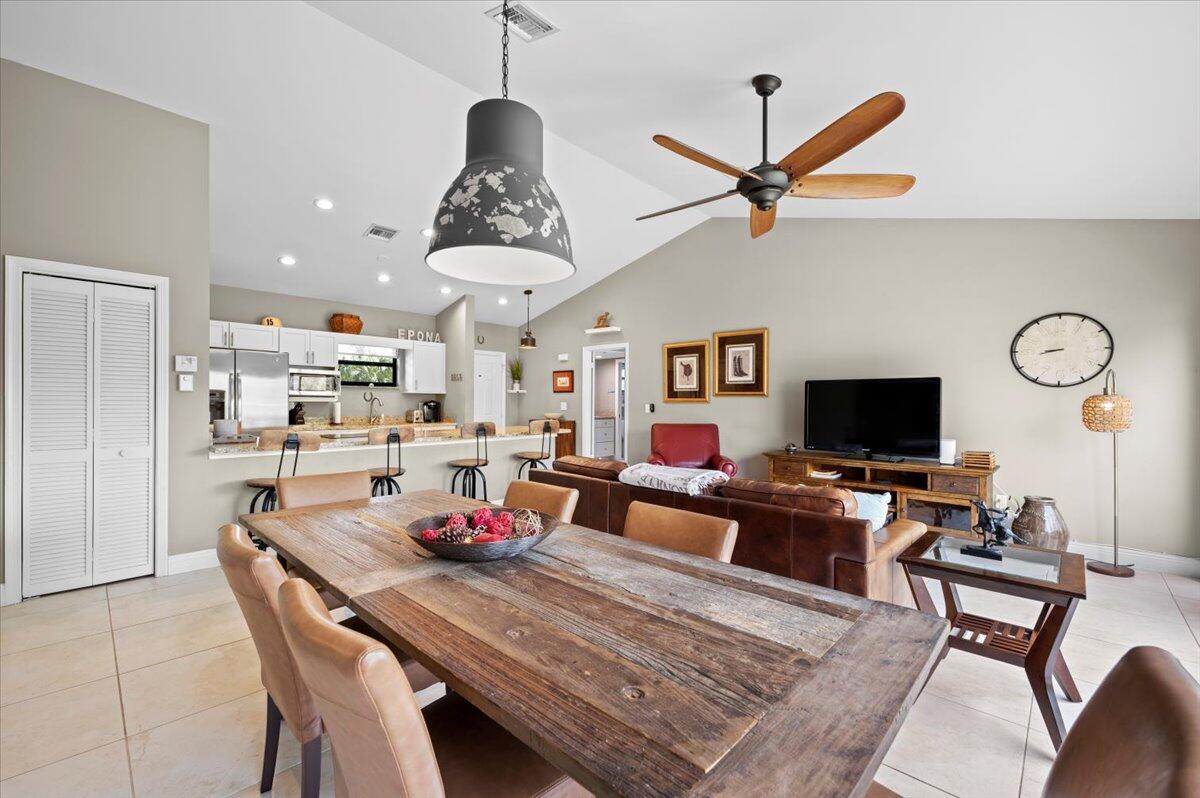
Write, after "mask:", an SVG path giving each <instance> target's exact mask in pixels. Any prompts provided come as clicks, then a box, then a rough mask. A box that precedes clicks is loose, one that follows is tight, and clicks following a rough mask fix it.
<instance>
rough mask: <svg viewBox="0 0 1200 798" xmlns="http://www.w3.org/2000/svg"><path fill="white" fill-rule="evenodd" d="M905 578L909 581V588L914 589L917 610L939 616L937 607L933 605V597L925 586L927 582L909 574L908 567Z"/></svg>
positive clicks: (905, 570)
mask: <svg viewBox="0 0 1200 798" xmlns="http://www.w3.org/2000/svg"><path fill="white" fill-rule="evenodd" d="M904 576H905V577H906V578H907V579H908V586H909V587H910V588H911V589H912V594H913V601H915V602H916V603H917V609H919V610H920V611H921V612H924V613H926V614H928V615H937V614H938V611H937V605H935V604H934V603H933V597H932V596H930V595H929V588H927V587H926V586H925V580H924V579H922V578H921V577H919V576H913V575H912V574H911V573H909V570H908V568H907V566H906V567H905V569H904Z"/></svg>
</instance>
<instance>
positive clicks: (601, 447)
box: [592, 418, 617, 457]
mask: <svg viewBox="0 0 1200 798" xmlns="http://www.w3.org/2000/svg"><path fill="white" fill-rule="evenodd" d="M616 429H617V427H616V419H613V418H598V419H596V420H595V421H594V422H593V424H592V449H593V451H592V457H613V456H615V454H616Z"/></svg>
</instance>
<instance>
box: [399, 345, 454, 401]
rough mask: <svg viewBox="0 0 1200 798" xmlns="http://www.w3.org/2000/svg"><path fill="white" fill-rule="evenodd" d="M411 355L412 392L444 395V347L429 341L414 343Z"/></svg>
mask: <svg viewBox="0 0 1200 798" xmlns="http://www.w3.org/2000/svg"><path fill="white" fill-rule="evenodd" d="M412 355H413V357H412V363H413V371H414V382H413V388H412V392H413V393H445V392H446V345H445V344H436V343H431V342H429V341H414V342H413V349H412ZM406 386H407V378H406Z"/></svg>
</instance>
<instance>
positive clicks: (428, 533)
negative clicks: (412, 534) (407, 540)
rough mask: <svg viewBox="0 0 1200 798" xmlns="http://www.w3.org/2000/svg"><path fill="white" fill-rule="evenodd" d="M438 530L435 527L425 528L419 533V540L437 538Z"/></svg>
mask: <svg viewBox="0 0 1200 798" xmlns="http://www.w3.org/2000/svg"><path fill="white" fill-rule="evenodd" d="M437 536H438V531H437V530H436V529H426V530H425V531H424V532H422V533H421V540H437Z"/></svg>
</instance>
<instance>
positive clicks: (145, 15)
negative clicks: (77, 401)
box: [0, 0, 1200, 324]
mask: <svg viewBox="0 0 1200 798" xmlns="http://www.w3.org/2000/svg"><path fill="white" fill-rule="evenodd" d="M498 2H499V0H466V1H465V2H455V3H448V2H388V3H381V2H355V1H353V0H341V1H340V2H313V3H312V4H311V5H305V4H303V3H298V2H244V3H223V2H189V3H158V2H153V3H151V2H123V3H107V2H55V3H29V2H14V1H11V0H5V2H3V3H0V56H3V57H4V58H10V59H12V60H15V61H19V62H21V63H25V64H29V65H31V66H34V67H37V68H40V69H45V70H48V71H50V72H54V73H56V74H60V75H63V76H65V77H68V78H71V79H73V80H78V81H81V82H83V83H88V84H90V85H94V86H98V87H100V88H103V89H107V90H110V91H114V92H116V93H119V94H122V95H125V96H128V97H132V98H134V99H137V100H141V101H143V102H146V103H149V104H151V105H155V106H158V107H161V108H165V109H168V110H171V111H175V112H177V113H180V114H184V115H186V116H189V117H192V118H195V119H199V120H202V121H204V122H207V123H208V124H209V125H210V126H211V139H210V141H211V154H212V165H211V170H212V171H211V191H212V276H213V281H214V282H216V283H223V284H228V285H238V286H244V287H248V288H257V289H262V290H269V291H281V292H285V293H293V294H299V295H306V296H318V297H326V298H330V299H334V300H340V301H346V302H357V303H363V304H371V305H380V306H385V307H395V308H400V309H405V310H413V311H419V312H426V313H432V312H437V311H438V310H440V309H441V308H442V307H444V306H445V305H446V304H447V303H448V300H449V299H451V298H453V297H454V296H457V295H458V294H459V293H462V292H464V291H470V292H472V293H475V294H476V296H477V297H478V302H477V305H476V315H477V317H478V318H479V319H480V320H481V321H489V322H500V323H508V324H513V323H517V322H519V321H521V320H523V318H524V308H522V307H521V302H520V299H521V297H520V293H519V291H518V290H513V289H507V290H502V289H499V288H497V287H492V286H479V285H470V284H465V283H462V284H456V283H453V282H452V281H446V280H443V279H441V278H440V277H439V276H438V275H436V274H434V273H433V272H431V271H430V270H429V269H428V268H427V267H426V266H425V265H424V262H423V255H424V251H425V248H426V243H427V242H426V240H425V239H424V238H422V237H421V236H420V235H419V234H418V232H417V231H419V230H420V228H422V227H425V226H427V225H429V224H430V222H431V220H432V217H433V211H434V208H435V206H436V204H437V202H438V200H439V199H440V198H441V195H442V192H443V191H444V190H445V189H446V187H447V186H448V185H449V183H450V181H451V179H452V178H453V177H454V176H455V175H456V174H457V172H458V170H459V169H460V168H461V166H462V152H463V135H464V120H465V114H466V110H467V108H468V107H469V106H470V105H471V104H472V103H473V102H475V101H477V100H478V99H480V98H481V97H482V96H495V94H496V93H497V89H498V85H497V84H498V61H499V53H498V44H499V42H498V39H499V28H498V27H497V26H496V25H495V24H494V23H493V22H491V21H490V20H488V19H487V18H486V17H484V15H483V11H485V10H486V9H488V8H491V7H492V6H494V5H495V4H496V3H498ZM532 5H533V7H534V8H535V9H537V10H538V11H540V12H541V13H543V14H544V15H546V16H547V17H549V18H550V19H551V20H552V21H553V22H555V23H556V24H557V25H559V26H560V27H561V28H562V31H561V32H560V33H557V34H554V35H553V36H550V37H548V38H546V39H543V40H541V41H539V42H535V43H532V44H527V43H525V42H522V41H520V40H519V39H516V38H515V37H514V40H513V46H512V77H511V88H512V92H511V96H512V97H513V98H514V99H518V100H522V101H524V102H527V103H529V104H531V105H533V106H534V107H535V108H536V109H537V110H538V111H539V112H540V113H541V114H542V116H543V118H544V120H545V122H546V128H547V135H546V174H547V177H548V179H549V180H550V182H551V185H552V186H553V187H554V189H555V192H556V193H557V195H558V197H559V199H560V200H561V201H562V204H563V206H564V209H565V211H566V216H567V220H568V223H569V225H570V229H571V233H572V237H573V239H574V249H575V252H576V257H577V266H578V267H579V271H578V273H577V274H576V276H575V277H573V278H571V279H569V280H566V281H563V282H561V283H557V284H554V285H549V286H543V287H539V288H537V289H536V290H535V293H534V313H535V314H536V313H539V312H542V311H544V310H546V309H547V308H549V307H551V306H553V305H554V304H557V303H558V302H561V301H562V300H564V299H566V298H567V297H568V296H571V295H573V294H575V293H578V292H579V291H581V290H583V289H584V288H585V287H587V286H588V285H590V284H592V283H594V282H595V281H597V280H599V279H601V278H602V277H604V276H605V275H607V274H609V273H611V272H613V271H615V270H616V269H619V268H621V267H623V266H625V265H626V264H628V263H629V262H630V261H632V260H634V259H636V258H637V257H639V256H640V255H642V254H644V253H646V252H648V251H650V250H652V249H654V248H655V247H657V246H659V245H661V244H662V243H664V242H666V241H667V240H669V239H671V238H673V237H674V236H676V235H678V234H680V233H682V232H684V231H685V230H687V229H688V228H690V227H691V226H693V225H695V224H697V223H699V222H700V221H703V220H704V219H705V218H707V217H706V214H711V215H730V216H740V215H743V214H745V213H746V208H745V204H744V202H743V201H741V200H740V199H736V198H735V199H728V200H723V201H721V202H717V203H713V204H711V205H707V206H704V209H703V212H701V211H685V212H682V213H679V214H674V215H671V216H668V217H662V218H658V219H654V220H650V221H646V222H640V223H635V222H633V221H632V218H633V217H634V216H636V215H638V214H640V213H644V212H647V211H651V210H656V209H659V208H663V207H666V206H669V205H673V204H676V203H677V202H682V201H686V200H691V199H695V198H698V197H702V196H707V195H710V194H715V193H717V192H718V191H721V190H723V189H724V188H726V187H727V185H730V184H728V183H727V182H726V178H725V177H724V176H722V175H720V174H719V173H716V172H710V171H709V170H706V169H704V168H703V167H700V166H699V165H696V164H693V163H690V162H688V161H685V160H684V159H682V158H679V157H678V156H676V155H673V154H671V153H669V152H667V151H666V150H663V149H661V148H660V147H657V146H655V145H654V144H652V143H651V141H650V136H651V134H653V133H658V132H661V133H667V134H669V135H673V136H675V137H676V138H679V139H681V140H683V141H685V142H687V143H689V144H691V145H693V146H695V147H698V148H700V149H702V150H705V151H708V152H711V153H713V154H714V155H717V156H719V157H722V158H725V159H727V160H730V161H733V162H735V163H739V164H744V165H751V164H754V163H757V161H758V158H759V152H758V147H759V107H758V99H757V98H756V97H755V96H754V95H753V93H752V90H751V89H750V88H749V87H748V85H747V81H748V80H749V78H750V76H752V75H754V74H755V73H757V72H763V71H768V72H774V73H776V74H778V75H780V76H781V77H782V78H783V81H784V85H783V88H782V89H781V90H780V92H779V93H778V94H776V96H775V98H774V99H773V100H772V106H771V116H772V122H771V140H772V145H771V152H770V155H771V157H772V158H773V159H778V158H780V157H782V155H784V154H786V152H787V151H789V150H790V149H792V148H793V147H794V146H796V145H797V144H799V143H800V142H801V141H802V140H804V139H805V138H807V137H808V136H809V135H811V134H812V133H813V132H815V131H817V130H819V129H820V128H821V127H823V126H824V125H825V124H827V123H828V122H830V121H832V120H833V119H834V118H836V117H837V116H839V115H840V114H842V113H844V112H845V111H846V110H848V109H849V108H851V107H852V106H853V105H856V104H857V103H858V102H860V101H862V100H864V99H866V98H867V97H869V96H872V95H873V94H876V93H878V92H880V91H884V90H896V91H899V92H901V93H902V94H904V95H905V97H906V98H907V99H908V109H907V110H906V112H905V113H904V115H903V116H902V117H900V119H899V120H897V121H896V122H895V123H893V124H892V125H891V126H890V127H889V128H887V129H886V130H884V131H883V132H881V133H880V134H879V135H877V136H876V137H875V138H873V139H871V140H870V141H869V142H867V143H865V144H864V145H862V146H861V147H859V148H858V149H856V150H855V151H854V152H852V153H850V154H849V155H847V156H845V157H843V158H841V159H839V160H838V161H835V162H834V163H833V164H830V165H829V166H828V167H826V168H825V170H824V171H839V172H842V171H844V172H852V171H895V172H909V173H912V174H915V175H917V177H918V182H917V186H916V188H914V189H913V191H911V192H910V193H909V194H908V195H907V196H905V197H903V198H898V199H890V200H875V201H841V202H834V201H818V200H794V199H788V200H785V201H784V203H783V206H782V207H783V210H782V213H783V214H784V215H787V216H808V217H952V218H961V217H987V218H995V217H1022V218H1039V217H1043V218H1197V217H1200V4H1198V3H1194V2H1188V3H1149V2H1141V3H1075V2H1072V3H1049V2H1046V3H1036V4H1035V3H959V2H954V3H951V2H944V3H907V2H888V3H801V2H792V3H784V2H748V0H740V1H739V0H731V1H730V2H682V3H677V2H629V3H615V2H556V1H555V0H533V2H532ZM339 20H340V21H339ZM342 23H345V24H342ZM348 26H349V27H348ZM364 34H366V35H364ZM551 131H552V132H551ZM317 196H328V197H330V198H332V199H333V200H334V201H335V202H336V203H337V206H336V209H335V210H334V211H333V212H331V213H321V212H319V211H317V210H316V209H315V208H313V206H312V200H313V198H314V197H317ZM371 222H378V223H381V224H386V225H390V226H393V227H398V228H400V234H399V235H398V236H397V238H396V240H394V241H393V242H392V243H390V244H380V243H377V242H374V241H369V240H367V239H363V238H362V237H361V233H362V231H363V230H364V229H365V228H366V226H367V224H369V223H371ZM285 252H287V253H290V254H294V255H295V256H296V257H297V258H298V259H299V264H298V265H297V266H296V267H295V268H292V269H284V268H283V267H281V266H280V265H279V264H278V263H277V262H276V259H277V258H278V256H279V255H280V254H282V253H285ZM379 255H386V256H387V257H388V258H389V260H388V261H386V262H380V261H378V260H377V256H379ZM380 271H387V272H389V273H391V275H392V277H393V280H392V282H391V283H389V284H387V285H381V284H379V283H378V282H376V280H375V276H376V274H377V273H378V272H380ZM447 284H449V285H451V286H452V288H453V289H454V292H453V294H452V295H451V296H450V297H447V296H443V295H441V294H440V293H439V292H438V288H439V287H440V286H442V285H447ZM501 295H505V296H508V297H509V298H510V299H511V300H512V301H511V302H510V304H509V305H508V306H507V307H501V306H499V305H498V304H497V303H496V300H497V298H498V297H499V296H501Z"/></svg>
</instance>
